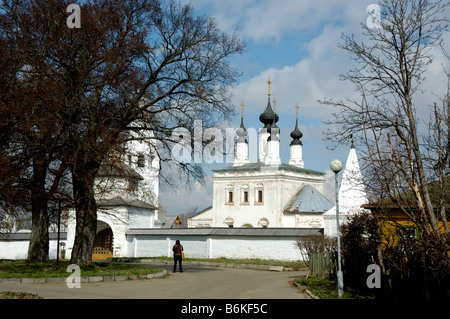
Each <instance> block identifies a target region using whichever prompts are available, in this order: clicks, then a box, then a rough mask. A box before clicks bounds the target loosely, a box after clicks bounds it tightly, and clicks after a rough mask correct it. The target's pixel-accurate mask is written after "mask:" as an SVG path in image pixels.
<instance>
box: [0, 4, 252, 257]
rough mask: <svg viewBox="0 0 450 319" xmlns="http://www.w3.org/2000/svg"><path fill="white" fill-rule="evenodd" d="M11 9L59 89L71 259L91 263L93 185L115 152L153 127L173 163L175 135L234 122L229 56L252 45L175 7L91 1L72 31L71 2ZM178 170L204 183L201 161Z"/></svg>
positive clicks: (38, 71) (43, 71) (41, 71)
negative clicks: (71, 218)
mask: <svg viewBox="0 0 450 319" xmlns="http://www.w3.org/2000/svg"><path fill="white" fill-rule="evenodd" d="M4 2H6V3H7V6H6V9H7V10H8V14H10V15H11V16H12V20H13V21H15V22H17V23H18V24H19V25H18V27H17V28H16V29H14V30H15V32H18V33H19V35H18V38H19V39H21V37H22V36H23V38H25V39H27V40H29V44H28V47H29V48H30V51H27V53H30V52H35V53H34V55H33V57H34V61H33V60H31V61H29V63H28V64H29V65H30V68H31V69H32V70H33V72H34V74H35V76H36V77H37V76H39V77H40V78H41V79H42V80H45V81H48V83H49V86H50V87H51V88H52V89H53V90H54V92H53V93H52V94H53V96H55V97H56V98H55V101H54V103H52V105H51V110H52V111H53V114H55V115H57V121H55V122H56V123H57V125H58V127H59V128H62V131H63V132H64V134H63V136H64V138H63V145H64V152H63V154H64V155H63V158H64V163H66V165H67V167H68V168H69V170H70V172H71V179H72V180H71V182H72V189H73V199H74V206H75V210H76V236H75V242H74V247H73V250H72V259H71V262H72V263H77V264H86V263H90V262H91V258H92V257H91V252H92V246H93V243H94V239H95V234H96V227H97V206H96V202H95V192H94V182H95V178H96V175H97V173H98V171H99V169H100V166H101V165H102V164H103V163H104V162H105V159H107V158H108V156H109V155H108V154H109V153H110V152H111V150H112V149H115V148H117V146H118V145H122V144H124V143H125V142H126V141H127V140H128V139H129V138H130V136H131V135H130V134H129V132H131V131H134V132H139V131H142V130H151V131H152V132H153V133H154V140H155V145H156V142H158V147H159V149H158V153H159V154H158V155H161V156H160V158H161V159H162V160H163V159H165V160H170V157H168V156H164V151H165V152H166V153H168V154H170V149H171V145H172V144H173V143H176V142H178V141H174V140H173V138H172V137H171V133H172V131H173V130H174V129H175V128H179V127H184V128H187V129H191V128H192V127H193V122H194V120H195V119H202V120H203V123H204V125H205V126H210V125H213V124H214V123H215V122H216V121H217V120H219V119H220V118H221V117H226V116H227V115H229V114H230V113H231V111H232V109H233V108H232V107H231V106H230V104H229V94H228V93H227V88H228V87H229V86H230V85H231V84H233V83H234V81H235V78H236V76H237V75H238V73H237V72H236V71H235V70H234V69H233V68H232V67H231V66H230V65H229V63H228V62H227V58H228V57H229V56H230V55H232V54H236V53H241V52H242V51H243V49H244V45H243V43H242V42H241V41H240V40H239V39H238V38H237V36H236V35H235V34H232V35H228V34H225V33H223V32H221V31H220V30H219V29H218V28H217V26H216V23H215V21H214V20H213V19H212V18H210V17H207V16H195V14H194V12H193V8H192V7H191V6H190V5H180V4H178V3H176V2H165V1H158V0H136V1H135V0H124V1H119V0H114V1H107V0H97V1H90V2H86V3H84V4H83V5H82V6H81V28H73V29H71V28H69V27H68V26H67V24H66V20H67V17H68V14H67V13H66V9H67V6H68V5H69V1H60V0H50V1H44V0H33V1H22V0H9V1H6V0H5V1H4ZM30 24H31V25H32V27H29V25H30ZM22 31H23V34H22ZM33 50H34V51H33ZM30 54H31V53H30ZM61 158H62V157H61ZM177 164H178V165H179V166H178V167H179V168H181V169H184V170H185V171H187V173H188V174H190V175H191V176H194V178H199V177H201V176H202V171H201V170H200V166H199V165H198V163H193V164H192V163H177Z"/></svg>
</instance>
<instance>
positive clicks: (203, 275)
mask: <svg viewBox="0 0 450 319" xmlns="http://www.w3.org/2000/svg"><path fill="white" fill-rule="evenodd" d="M153 266H155V267H160V268H164V269H166V270H167V271H168V272H169V275H168V276H167V277H165V278H161V279H148V280H146V279H143V280H129V281H116V282H114V281H107V282H97V283H81V288H72V289H69V288H67V285H66V284H65V283H44V284H22V283H9V282H3V283H0V291H18V292H19V291H20V292H34V293H37V294H39V295H40V296H42V297H44V298H45V299H309V297H308V295H307V294H305V293H304V292H301V291H300V289H298V288H297V287H295V286H293V285H292V281H293V280H294V279H295V278H298V277H300V276H302V275H305V274H306V272H298V271H289V272H286V271H283V272H274V271H262V270H249V269H230V268H218V267H215V268H208V267H201V266H190V265H189V266H188V265H184V272H183V273H178V272H177V273H172V272H171V267H172V266H171V265H153Z"/></svg>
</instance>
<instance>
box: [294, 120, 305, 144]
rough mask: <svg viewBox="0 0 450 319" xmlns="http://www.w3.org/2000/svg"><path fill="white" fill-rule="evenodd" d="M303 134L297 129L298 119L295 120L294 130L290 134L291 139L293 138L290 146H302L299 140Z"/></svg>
mask: <svg viewBox="0 0 450 319" xmlns="http://www.w3.org/2000/svg"><path fill="white" fill-rule="evenodd" d="M302 136H303V133H302V132H300V130H299V129H298V119H296V120H295V129H294V130H293V131H292V132H291V137H292V138H293V140H292V142H291V145H303V144H302V142H301V141H300V139H301V138H302Z"/></svg>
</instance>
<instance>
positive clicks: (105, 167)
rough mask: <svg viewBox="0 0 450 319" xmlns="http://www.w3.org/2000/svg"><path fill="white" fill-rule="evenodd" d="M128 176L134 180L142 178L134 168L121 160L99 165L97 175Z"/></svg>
mask: <svg viewBox="0 0 450 319" xmlns="http://www.w3.org/2000/svg"><path fill="white" fill-rule="evenodd" d="M102 176H105V177H129V178H133V179H136V180H143V179H144V177H142V175H140V174H139V173H137V172H136V171H135V170H134V169H132V168H131V167H130V166H128V165H127V164H125V163H122V162H115V163H105V164H102V165H101V166H100V169H99V170H98V173H97V177H102Z"/></svg>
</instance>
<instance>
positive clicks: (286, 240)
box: [128, 235, 302, 261]
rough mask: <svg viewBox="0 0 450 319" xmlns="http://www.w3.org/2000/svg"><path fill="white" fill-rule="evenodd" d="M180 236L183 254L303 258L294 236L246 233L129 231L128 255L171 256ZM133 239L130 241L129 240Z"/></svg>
mask: <svg viewBox="0 0 450 319" xmlns="http://www.w3.org/2000/svg"><path fill="white" fill-rule="evenodd" d="M176 240H180V242H181V244H182V245H183V247H184V252H185V256H186V258H221V257H224V258H231V259H233V258H234V259H247V258H249V259H253V258H259V259H265V260H270V259H274V260H287V261H298V260H302V255H301V253H300V250H299V248H298V246H297V241H298V240H299V239H298V238H295V237H271V238H267V237H254V236H252V237H248V236H203V235H198V236H176V235H170V236H166V235H162V236H147V235H128V241H129V243H130V246H129V247H130V248H131V247H133V249H130V251H129V254H128V257H161V256H164V257H172V256H173V255H172V247H173V245H174V244H175V241H176ZM131 243H133V244H131Z"/></svg>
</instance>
